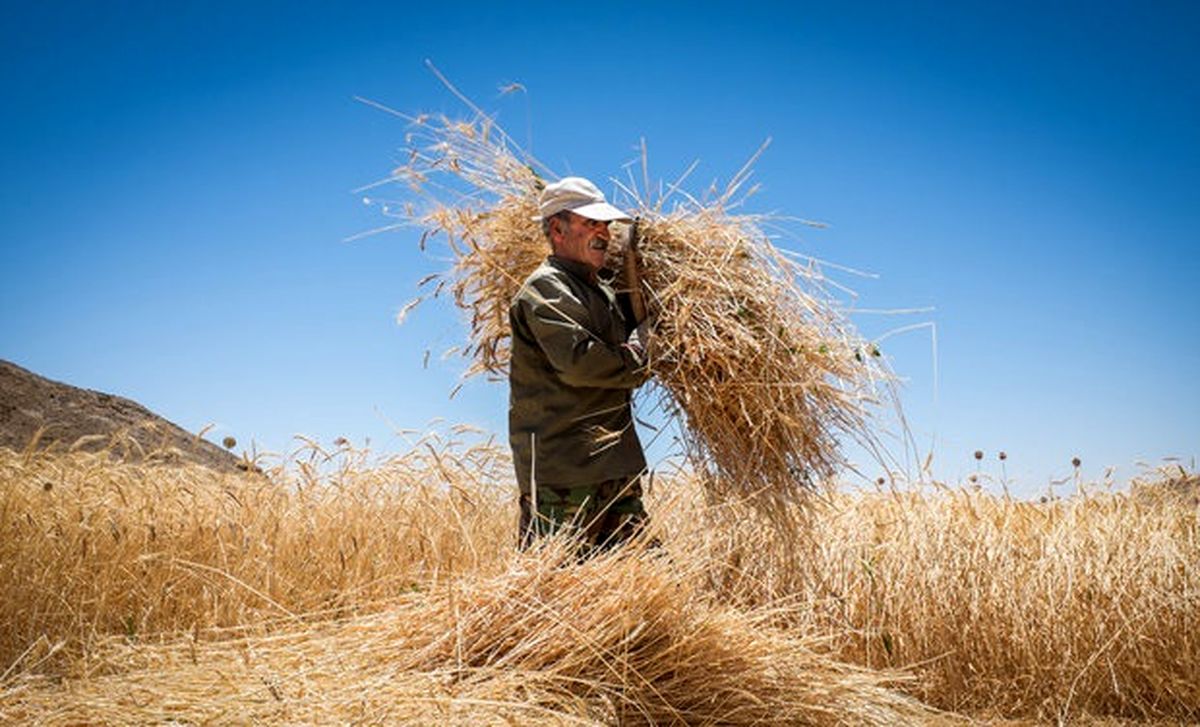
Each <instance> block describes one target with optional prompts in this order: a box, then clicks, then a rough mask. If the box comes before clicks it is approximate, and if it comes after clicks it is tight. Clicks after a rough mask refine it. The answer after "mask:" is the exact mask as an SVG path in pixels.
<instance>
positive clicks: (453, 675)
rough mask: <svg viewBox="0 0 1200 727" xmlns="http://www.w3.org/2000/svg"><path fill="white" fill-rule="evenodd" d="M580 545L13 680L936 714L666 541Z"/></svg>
mask: <svg viewBox="0 0 1200 727" xmlns="http://www.w3.org/2000/svg"><path fill="white" fill-rule="evenodd" d="M571 553H572V549H571V548H569V547H564V543H562V542H556V543H551V544H550V545H549V546H548V547H547V548H544V549H541V550H538V551H536V552H531V553H527V554H525V555H524V556H522V557H520V558H518V559H517V560H516V561H515V562H514V563H512V566H511V568H510V569H509V570H508V571H507V572H505V573H504V574H502V575H500V576H496V577H491V578H479V579H466V580H463V581H458V582H449V581H448V582H446V583H445V584H444V585H442V586H440V587H438V588H435V589H432V590H430V591H428V592H414V593H410V594H407V595H404V596H401V597H399V598H398V599H397V601H396V602H395V603H394V605H393V606H392V607H390V608H388V609H386V610H384V611H381V612H379V613H376V614H373V615H369V616H361V617H357V618H352V619H349V620H343V621H330V622H324V623H312V624H307V625H302V626H300V627H298V628H295V629H293V630H284V631H280V632H276V633H273V634H269V635H255V634H253V633H251V634H249V635H237V634H232V635H230V636H231V638H226V639H222V640H219V641H215V642H213V641H204V640H199V639H196V638H193V637H192V636H191V635H187V634H185V635H183V636H181V637H177V638H174V639H170V640H168V641H166V642H163V643H158V644H130V643H128V642H126V641H124V640H114V641H113V642H112V643H110V644H109V645H108V646H107V647H105V648H101V649H99V650H97V651H96V652H95V653H94V654H93V655H92V658H91V659H90V660H89V668H90V669H89V670H90V672H91V674H90V675H87V674H85V675H82V676H81V677H79V678H77V679H73V680H69V681H68V682H67V683H65V684H55V683H53V682H52V681H50V680H45V679H39V678H30V679H26V680H20V681H18V682H16V683H12V684H10V685H9V688H8V689H7V690H0V717H4V718H7V719H18V720H30V721H37V722H38V723H43V724H47V723H54V724H61V723H80V722H88V723H110V722H111V723H125V722H132V723H146V722H164V721H173V722H175V723H181V722H186V723H193V722H212V721H218V722H220V721H227V720H235V721H243V720H244V721H254V722H258V721H266V722H287V723H303V724H326V723H345V722H371V723H406V724H416V723H426V724H428V723H439V724H444V723H449V724H513V723H519V724H567V723H574V724H581V723H582V724H614V723H616V724H631V725H632V724H654V725H657V724H728V725H742V724H745V725H749V724H756V725H770V724H831V725H832V724H845V723H854V724H864V725H870V724H877V725H884V724H886V725H894V724H928V723H930V721H931V720H936V719H938V715H937V713H936V712H934V711H932V710H930V709H928V708H927V707H925V706H923V705H922V704H921V703H920V702H918V701H916V700H914V699H913V698H911V697H907V696H904V695H902V694H900V693H898V692H896V691H893V690H891V689H889V688H888V683H889V682H891V681H894V680H895V679H897V678H898V677H897V675H896V674H888V673H884V672H876V671H872V670H867V669H861V668H857V667H853V666H848V665H845V664H840V663H838V662H836V661H833V660H832V659H830V658H828V657H826V656H822V655H820V654H819V653H817V652H815V651H813V650H812V648H811V646H812V643H811V642H809V641H806V640H805V639H803V638H801V637H797V636H793V635H789V634H787V633H785V632H783V631H780V630H778V629H774V628H772V627H770V626H769V625H768V624H767V623H766V617H767V616H769V615H770V610H769V609H767V610H765V611H764V612H760V613H753V612H742V611H738V610H735V609H731V608H728V607H724V606H720V605H718V604H716V603H714V602H713V601H712V599H711V598H708V597H707V595H706V594H704V593H703V592H702V591H701V590H699V589H697V588H696V587H695V586H694V585H692V584H693V583H694V582H695V579H694V578H693V577H692V576H691V574H690V573H689V572H688V569H687V568H680V567H678V566H677V565H676V564H673V563H671V562H669V561H668V560H667V559H666V558H664V557H663V556H661V555H659V554H656V553H655V552H654V551H645V550H641V551H636V550H635V551H633V552H626V553H623V554H619V555H609V556H606V557H601V558H596V559H593V560H591V561H589V562H588V563H585V564H583V565H581V566H579V567H564V559H565V560H571V559H573V556H572V555H571Z"/></svg>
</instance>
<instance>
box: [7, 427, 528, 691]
mask: <svg viewBox="0 0 1200 727" xmlns="http://www.w3.org/2000/svg"><path fill="white" fill-rule="evenodd" d="M497 456H498V455H497V453H496V451H495V450H494V449H493V448H491V447H486V446H479V447H474V448H453V449H447V447H446V445H445V443H440V442H437V441H436V440H432V441H429V442H425V443H423V444H421V445H419V446H417V447H416V448H414V449H413V450H412V451H411V452H410V453H408V454H406V455H405V456H403V457H394V458H391V459H388V460H385V461H383V462H377V463H374V464H373V465H372V466H370V467H367V466H365V464H364V461H363V455H362V454H361V453H357V452H354V451H351V450H347V449H343V450H341V451H339V452H336V453H335V456H332V457H331V456H330V455H329V454H326V453H323V452H321V451H320V450H319V449H318V448H310V449H309V450H308V451H306V452H305V453H303V454H302V455H301V456H300V457H299V458H298V459H297V460H296V461H295V462H293V463H292V465H293V466H292V467H291V468H289V469H288V471H286V472H284V471H283V470H282V469H277V470H275V471H273V472H270V473H268V475H269V476H253V475H229V474H220V473H216V472H213V471H212V470H208V469H206V468H202V467H180V468H175V467H155V466H152V465H134V464H121V463H117V462H113V461H111V460H110V459H109V458H108V457H107V456H106V455H105V454H104V453H84V452H75V453H72V454H68V455H61V456H59V455H50V454H46V453H44V452H27V453H24V454H15V453H13V452H12V451H11V450H7V449H0V481H3V482H4V485H3V491H2V492H0V583H3V584H4V587H3V592H2V593H0V664H3V667H0V673H2V672H3V668H6V667H8V665H9V664H12V663H13V661H14V660H16V659H17V658H18V655H19V654H20V653H21V652H22V651H24V650H26V649H30V648H32V649H33V651H31V652H30V654H29V655H28V656H27V657H26V659H25V661H28V659H31V658H33V659H36V658H40V657H38V653H39V652H43V651H45V650H47V649H57V648H60V644H61V645H62V648H65V649H66V651H67V653H69V654H77V653H79V651H80V650H82V649H86V647H87V646H88V645H89V644H90V643H91V641H92V640H93V639H94V638H96V637H98V636H100V637H102V636H107V635H109V634H126V635H127V636H130V637H134V638H136V637H140V636H141V635H142V634H145V633H153V632H159V631H165V630H205V629H209V628H219V627H227V626H238V625H243V624H249V623H257V622H259V621H262V620H264V619H273V620H278V619H284V620H289V619H294V618H296V617H297V615H298V614H311V613H329V614H343V613H347V612H354V611H355V610H357V609H360V608H363V607H369V604H371V603H372V602H374V601H375V600H376V599H379V598H383V597H390V596H392V595H394V594H395V593H397V592H398V591H402V590H404V589H406V588H412V587H414V586H416V585H417V584H421V585H422V586H424V585H428V584H430V583H437V582H439V581H440V580H441V579H443V578H447V577H452V576H454V575H456V574H459V573H462V572H470V573H472V574H479V573H491V572H495V571H497V570H498V569H499V568H500V567H502V558H503V555H502V554H503V552H504V546H505V545H506V544H507V543H508V541H509V540H510V539H511V535H510V533H509V532H508V528H507V527H505V524H504V523H502V522H501V521H499V520H498V519H497V517H496V513H497V512H498V511H503V510H505V509H506V507H507V506H506V505H503V504H502V503H505V502H506V501H507V499H508V493H507V491H505V490H504V489H503V487H502V484H501V483H503V482H504V478H502V477H500V476H499V475H498V470H503V471H504V472H506V473H507V469H508V467H510V465H509V461H508V460H507V458H503V457H501V458H500V459H499V460H497V459H496V458H497ZM321 470H323V472H322V471H321Z"/></svg>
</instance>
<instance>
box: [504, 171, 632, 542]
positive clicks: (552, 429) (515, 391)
mask: <svg viewBox="0 0 1200 727" xmlns="http://www.w3.org/2000/svg"><path fill="white" fill-rule="evenodd" d="M538 210H539V215H538V217H537V218H536V219H538V220H540V221H541V223H542V230H543V232H545V234H546V237H547V238H548V240H549V242H550V246H551V250H552V251H551V254H550V256H549V257H548V258H547V259H546V260H545V261H544V262H543V263H542V264H541V265H540V266H539V267H538V268H537V269H536V270H535V271H534V272H533V273H532V274H531V275H530V276H529V277H528V278H527V279H526V280H525V283H524V284H523V285H522V286H521V289H520V291H518V293H517V295H516V296H515V297H514V298H513V301H512V305H511V307H510V308H509V317H510V320H511V323H512V359H511V368H510V370H509V384H510V387H511V391H510V398H509V444H510V445H511V446H512V450H513V462H514V465H515V466H516V473H517V482H518V484H519V486H520V504H521V517H520V542H521V545H522V547H525V546H528V545H529V544H530V543H531V542H532V541H533V539H534V538H535V537H537V536H539V535H546V534H550V533H553V532H557V531H558V530H560V529H563V528H565V527H570V528H573V529H575V531H576V532H577V533H578V534H579V535H580V537H581V538H582V540H583V545H584V547H585V549H587V550H588V551H592V550H596V549H603V548H608V547H612V546H614V545H617V544H620V543H622V542H624V541H626V540H628V539H629V538H630V537H632V536H633V535H635V534H636V533H637V532H638V531H639V530H640V529H641V527H642V526H643V524H644V523H645V520H646V511H645V509H644V508H643V506H642V488H641V483H640V479H641V475H642V473H643V472H644V471H645V469H646V458H645V455H644V454H643V453H642V445H641V442H639V441H638V436H637V432H636V431H635V430H634V426H633V413H632V409H631V406H630V397H631V395H632V392H633V389H635V388H637V387H638V386H640V385H641V384H642V383H644V382H645V381H646V380H647V379H648V378H649V375H650V373H649V370H648V367H647V357H646V352H645V343H646V339H647V335H648V332H647V327H646V324H645V323H643V324H642V325H641V326H638V327H636V328H635V327H634V325H632V322H631V321H629V320H627V318H626V316H625V314H624V313H622V310H621V307H620V306H619V305H618V303H617V298H616V295H615V293H614V291H613V289H612V288H611V287H609V285H608V284H607V283H606V282H604V281H602V280H601V279H600V278H599V277H598V275H597V274H598V273H599V272H600V270H601V268H602V267H603V265H604V257H605V251H606V250H607V248H608V245H609V242H610V239H611V237H610V232H609V223H610V222H613V221H616V220H622V221H630V218H629V216H628V215H626V214H625V213H623V212H621V211H620V210H619V209H617V208H616V207H614V206H612V205H610V204H609V203H608V202H607V201H606V200H605V198H604V194H603V193H602V192H601V191H600V190H599V189H598V188H597V187H596V185H595V184H593V183H592V182H590V181H588V180H587V179H584V178H582V177H566V178H564V179H562V180H561V181H558V182H555V183H553V184H549V185H547V186H546V187H545V189H544V190H542V193H541V196H540V198H539V200H538Z"/></svg>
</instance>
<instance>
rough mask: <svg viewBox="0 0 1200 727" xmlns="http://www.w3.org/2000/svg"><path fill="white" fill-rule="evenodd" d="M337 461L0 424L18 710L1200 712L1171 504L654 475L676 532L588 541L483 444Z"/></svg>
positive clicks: (1177, 520) (901, 717)
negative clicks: (15, 447) (788, 508)
mask: <svg viewBox="0 0 1200 727" xmlns="http://www.w3.org/2000/svg"><path fill="white" fill-rule="evenodd" d="M427 445H428V446H427ZM322 459H324V455H322V454H321V453H320V452H319V451H318V450H316V449H312V450H310V451H309V452H308V453H306V454H305V455H304V456H303V457H302V459H301V461H300V462H296V463H293V464H292V465H291V466H290V467H289V468H288V469H287V470H286V472H285V471H282V470H277V471H271V472H268V473H267V476H253V475H242V476H236V477H233V476H223V475H218V474H214V473H211V472H209V471H207V470H203V469H200V468H181V469H172V468H163V467H149V466H136V465H129V464H120V463H116V462H112V461H109V460H108V459H106V458H103V457H100V456H97V455H91V454H82V453H76V454H73V455H53V456H51V455H42V454H37V453H26V454H19V453H13V452H10V451H7V450H0V583H2V584H3V589H2V590H0V674H3V675H4V676H3V678H2V679H0V721H28V722H49V723H79V722H81V721H82V722H112V723H133V722H138V723H144V722H148V721H165V720H170V719H173V720H177V721H182V722H200V721H253V720H262V721H280V722H306V723H314V722H330V721H390V722H408V723H430V722H432V723H455V724H458V723H461V724H476V723H496V724H500V723H507V722H506V720H508V721H509V722H515V723H521V724H578V723H587V724H593V723H600V724H611V723H614V722H615V721H616V720H617V715H618V713H619V714H620V715H621V717H622V718H623V719H624V720H625V721H626V722H629V723H672V722H675V723H680V724H712V723H724V724H749V723H756V724H804V723H809V724H834V723H877V724H884V723H894V722H910V723H911V722H926V721H930V720H935V719H936V720H942V719H950V718H949V717H946V716H943V715H939V714H937V713H934V712H932V711H929V710H928V709H926V708H924V707H921V706H920V702H924V703H925V704H929V705H931V706H933V707H936V708H938V709H943V710H947V711H953V712H960V713H966V714H972V715H988V716H989V717H1008V718H1023V719H1034V720H1043V721H1054V720H1058V719H1060V718H1070V719H1077V718H1082V717H1084V716H1089V715H1090V716H1099V717H1105V718H1114V719H1115V718H1129V719H1148V718H1157V719H1173V720H1180V721H1186V720H1194V719H1197V718H1200V707H1198V705H1200V638H1198V637H1197V635H1196V632H1197V629H1196V624H1197V623H1198V622H1200V569H1198V568H1197V564H1200V528H1198V525H1197V512H1196V509H1195V508H1194V506H1190V505H1184V504H1182V503H1180V502H1179V501H1177V500H1176V499H1174V498H1169V499H1147V498H1144V497H1125V496H1122V495H1111V494H1092V495H1087V496H1081V497H1074V498H1070V499H1067V500H1064V501H1060V502H1056V503H1051V504H1049V505H1036V504H1031V503H1025V502H1019V501H1015V500H1010V499H1007V498H1002V497H996V496H992V495H989V494H987V493H983V492H968V491H959V490H946V489H934V490H929V491H925V492H906V493H895V494H894V493H864V494H857V495H848V494H847V495H838V496H836V497H832V498H830V499H829V500H828V502H826V503H824V504H822V505H821V506H819V507H815V508H813V509H812V510H811V512H810V515H809V528H810V529H809V530H808V531H806V533H805V534H804V535H803V536H802V537H799V538H782V537H781V536H780V535H779V534H778V533H777V531H774V530H772V529H770V528H765V527H762V526H761V525H762V521H761V519H760V518H761V517H762V516H761V514H760V513H759V511H757V510H755V509H753V508H745V507H739V506H738V505H736V504H732V503H726V504H724V505H721V506H712V505H708V504H706V503H705V496H704V494H703V491H702V489H701V488H700V487H699V486H698V484H697V482H696V481H695V479H692V478H686V477H681V478H677V479H676V480H675V481H670V480H667V479H664V478H659V479H658V481H657V482H656V485H655V491H654V493H653V494H652V496H651V498H650V506H651V511H652V517H653V519H654V526H655V534H657V535H658V536H659V537H661V538H662V539H663V541H664V547H663V548H662V549H661V550H657V551H655V550H651V551H642V550H636V551H634V552H630V553H628V554H626V556H625V557H618V558H604V559H598V560H594V561H591V562H588V563H586V564H583V565H580V566H573V565H564V564H563V562H562V561H563V558H562V551H561V548H562V547H563V546H562V544H561V543H560V544H558V545H556V546H552V547H551V548H550V549H549V550H547V551H542V552H536V553H531V554H524V555H521V554H518V553H516V552H515V550H514V548H513V546H512V543H513V541H514V539H515V538H514V535H513V530H514V524H513V523H514V519H515V516H514V514H513V503H512V498H511V488H513V485H512V484H511V476H510V475H509V473H508V469H507V468H508V466H509V465H508V462H507V460H506V459H505V458H504V457H503V456H502V455H501V454H499V453H497V452H496V451H495V450H494V449H492V448H490V447H487V446H477V447H467V446H465V445H463V446H448V445H446V444H444V443H443V444H438V443H436V442H433V441H430V442H427V443H426V444H422V445H419V446H418V447H416V448H415V449H414V451H413V452H411V453H409V454H407V455H405V456H400V457H393V458H390V459H389V460H386V461H384V462H379V463H369V462H367V461H366V460H365V459H364V457H363V456H362V455H361V453H355V452H351V451H349V450H343V451H341V452H340V453H335V454H334V456H333V457H332V459H330V461H328V462H325V463H324V465H323V466H322V467H321V468H320V472H318V471H317V465H318V464H320V460H322ZM555 548H558V550H556V549H555ZM59 644H61V647H60V648H59V650H58V651H57V652H56V653H53V654H49V653H48V652H49V651H50V650H51V649H52V647H54V646H55V645H59ZM879 670H882V671H879ZM901 672H904V673H907V674H908V675H909V677H908V678H907V679H904V678H898V675H899V674H900V673H901ZM902 694H906V695H907V696H902ZM915 700H920V702H918V701H915Z"/></svg>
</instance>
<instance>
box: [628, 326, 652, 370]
mask: <svg viewBox="0 0 1200 727" xmlns="http://www.w3.org/2000/svg"><path fill="white" fill-rule="evenodd" d="M625 345H627V346H629V348H630V349H631V350H633V352H634V353H635V354H637V357H638V358H639V359H640V360H641V361H643V362H645V363H647V364H648V363H650V353H651V350H652V349H653V346H654V327H653V322H652V321H651V320H650V319H649V318H646V320H644V321H642V322H641V323H639V324H638V327H637V328H635V329H634V331H633V333H631V334H629V340H628V341H627V342H626V344H625Z"/></svg>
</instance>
